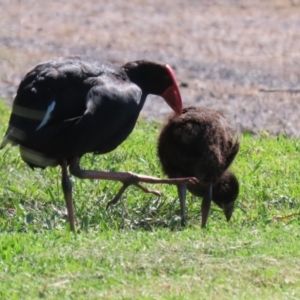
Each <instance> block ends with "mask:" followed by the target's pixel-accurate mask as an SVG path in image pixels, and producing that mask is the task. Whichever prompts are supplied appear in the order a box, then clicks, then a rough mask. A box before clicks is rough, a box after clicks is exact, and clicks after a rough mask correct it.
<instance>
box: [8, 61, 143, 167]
mask: <svg viewBox="0 0 300 300" xmlns="http://www.w3.org/2000/svg"><path fill="white" fill-rule="evenodd" d="M140 98H141V90H140V89H139V88H138V87H137V86H136V85H135V84H133V83H132V82H130V80H129V79H128V76H127V75H126V73H125V72H124V70H123V69H122V68H119V67H116V66H114V65H112V64H109V63H101V62H97V61H94V60H92V59H90V58H87V57H80V56H76V57H66V58H59V59H55V60H50V61H47V62H44V63H42V64H39V65H37V66H36V67H35V68H33V69H32V70H31V71H29V72H28V73H27V75H26V76H25V77H24V79H23V80H22V81H21V83H20V85H19V88H18V91H17V95H16V97H15V100H14V103H13V110H12V114H11V118H10V121H9V128H8V130H7V133H6V135H5V138H4V141H3V146H5V144H6V143H7V142H11V143H13V144H17V145H18V144H20V146H21V154H22V151H23V152H24V151H25V152H26V151H27V152H28V151H29V152H30V154H29V156H30V157H32V156H35V155H36V153H37V152H38V153H40V154H41V155H42V156H45V157H48V158H53V159H55V160H56V159H61V158H67V157H72V156H74V155H78V156H81V155H83V154H84V153H87V152H99V153H105V152H109V151H111V150H113V149H114V148H115V147H116V146H117V145H118V144H120V143H121V142H122V141H123V140H124V139H125V138H126V137H127V135H128V134H129V133H130V132H131V130H132V128H133V127H134V123H135V121H136V118H137V116H138V113H139V109H138V105H139V101H140ZM22 156H23V159H24V160H25V161H27V162H29V163H30V159H31V158H30V157H27V158H26V155H25V156H24V155H22ZM33 164H34V163H33ZM45 164H46V165H47V164H48V162H45ZM37 165H38V163H37Z"/></svg>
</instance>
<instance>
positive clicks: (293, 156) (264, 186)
mask: <svg viewBox="0 0 300 300" xmlns="http://www.w3.org/2000/svg"><path fill="white" fill-rule="evenodd" d="M8 116H9V109H8V108H6V107H5V106H4V105H3V104H2V103H1V102H0V136H1V137H2V136H3V134H4V132H5V129H6V124H7V121H8ZM160 126H161V124H159V123H155V122H152V123H146V122H143V121H141V122H139V123H138V124H137V126H136V128H135V130H134V132H133V134H132V135H131V136H130V138H129V139H127V141H126V142H125V143H124V144H122V145H121V146H120V147H119V148H118V149H117V150H116V151H114V152H113V153H110V154H109V155H102V156H93V155H86V156H85V157H84V159H83V160H82V166H83V167H84V168H87V169H91V168H94V169H96V170H112V171H113V170H120V171H134V172H136V173H143V174H149V175H153V176H164V175H163V174H162V172H161V170H160V166H159V163H158V160H157V157H156V155H155V153H156V139H157V134H158V131H159V128H160ZM240 141H241V150H240V152H239V154H238V156H237V158H236V160H235V162H234V164H233V166H232V170H233V171H234V172H235V173H236V175H237V177H238V178H239V181H240V195H239V198H238V203H237V205H236V208H235V211H234V214H233V217H232V219H231V221H230V222H229V223H227V222H226V221H225V218H224V216H223V214H222V211H221V210H220V209H219V208H217V207H215V206H213V209H212V212H211V214H210V218H209V221H208V227H207V228H206V229H201V228H200V203H201V200H200V199H198V198H195V197H192V196H191V195H188V199H187V216H188V222H189V223H188V226H187V227H186V228H184V229H183V228H180V226H179V225H180V220H179V217H178V216H179V201H178V198H177V195H176V189H175V187H174V186H164V185H156V186H154V187H153V186H152V188H155V189H158V190H160V191H162V192H163V196H161V197H157V196H154V195H151V194H144V193H143V192H142V191H140V190H138V189H137V188H135V187H130V188H129V189H128V190H127V192H126V193H125V194H124V196H123V198H122V201H120V203H118V204H117V205H116V206H113V207H111V208H110V209H109V211H106V210H105V205H106V203H107V202H108V201H109V200H110V199H112V197H113V196H114V194H115V193H116V191H117V190H118V188H119V187H120V184H119V183H114V182H108V181H101V182H99V181H91V180H79V179H74V178H72V181H73V186H74V200H75V209H76V221H77V228H78V233H77V234H76V235H73V234H71V233H70V232H69V231H68V223H67V221H66V209H65V205H64V200H63V194H62V191H61V187H60V170H59V169H58V168H54V169H47V170H44V171H43V170H35V171H32V170H31V169H30V168H29V167H27V166H26V165H25V163H24V162H23V161H22V160H21V159H20V157H19V155H18V151H17V148H12V147H7V148H5V149H4V150H2V151H1V152H0V180H1V186H0V232H1V233H0V280H1V285H0V299H38V298H45V299H99V298H103V299H299V298H300V255H299V254H300V253H299V252H300V251H299V248H300V247H299V246H300V242H299V241H300V238H299V237H300V231H299V221H300V218H299V215H298V214H299V212H300V187H299V185H298V182H299V170H300V165H299V147H300V141H299V140H298V139H288V138H286V137H284V136H281V137H271V136H268V134H267V133H266V132H262V133H261V134H260V136H251V135H250V134H245V135H243V136H241V137H240Z"/></svg>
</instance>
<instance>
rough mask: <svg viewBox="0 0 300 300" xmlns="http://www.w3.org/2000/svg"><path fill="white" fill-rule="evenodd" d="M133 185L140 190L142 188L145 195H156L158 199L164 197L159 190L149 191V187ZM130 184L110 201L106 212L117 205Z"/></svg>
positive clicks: (125, 185) (124, 185) (123, 187)
mask: <svg viewBox="0 0 300 300" xmlns="http://www.w3.org/2000/svg"><path fill="white" fill-rule="evenodd" d="M133 185H135V186H137V187H138V188H140V189H141V190H143V191H144V192H145V193H150V194H154V195H156V196H158V197H160V196H161V195H162V193H161V192H159V191H157V190H150V189H148V188H147V187H145V186H143V185H141V184H139V183H133ZM128 186H129V184H125V183H124V184H123V186H122V187H121V188H120V189H119V191H118V193H117V195H116V196H115V197H114V198H113V199H112V200H110V201H109V202H108V203H107V205H106V210H108V208H109V207H110V206H111V205H112V204H113V205H115V204H117V203H118V202H119V201H120V199H121V196H122V195H123V193H124V192H125V190H126V189H127V188H128Z"/></svg>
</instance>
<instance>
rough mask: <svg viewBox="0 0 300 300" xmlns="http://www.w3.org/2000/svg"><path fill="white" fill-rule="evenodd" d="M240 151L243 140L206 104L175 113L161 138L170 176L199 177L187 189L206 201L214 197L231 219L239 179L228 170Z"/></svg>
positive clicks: (162, 155)
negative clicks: (196, 181)
mask: <svg viewBox="0 0 300 300" xmlns="http://www.w3.org/2000/svg"><path fill="white" fill-rule="evenodd" d="M238 150H239V142H238V140H237V139H236V138H235V137H234V133H233V130H232V127H231V126H230V124H229V123H228V121H227V120H226V118H225V117H224V116H223V114H222V113H220V112H218V111H216V110H211V109H206V108H202V107H194V106H190V107H186V108H184V109H183V112H182V115H181V116H176V115H174V114H172V115H171V116H170V117H169V119H168V121H167V123H166V125H165V126H164V127H163V129H162V131H161V134H160V136H159V139H158V156H159V159H160V162H161V165H162V168H163V171H164V172H165V173H166V174H167V175H168V177H170V178H174V177H182V176H194V177H196V178H197V179H198V180H199V183H196V184H188V185H187V189H188V190H189V191H190V192H191V193H192V194H194V195H195V196H199V197H202V198H203V199H204V200H205V198H211V199H210V200H213V201H214V202H215V203H216V204H217V205H218V206H219V207H221V208H222V209H223V211H224V213H225V216H226V219H227V220H229V219H230V217H231V214H232V211H233V203H234V201H235V200H236V198H237V196H238V192H239V185H238V180H237V178H236V177H235V175H234V174H233V173H232V172H230V171H228V170H227V169H228V168H229V166H230V164H231V163H232V161H233V160H234V158H235V156H236V154H237V152H238ZM210 188H211V189H212V190H211V191H210ZM210 200H209V202H210ZM208 206H210V204H208ZM208 210H209V207H208ZM206 213H207V214H208V211H206V212H205V214H206ZM184 218H185V217H184V216H183V219H184ZM205 218H206V217H205ZM183 223H185V220H183ZM205 223H206V220H203V221H202V225H203V226H205Z"/></svg>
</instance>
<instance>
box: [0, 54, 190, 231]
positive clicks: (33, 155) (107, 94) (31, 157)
mask: <svg viewBox="0 0 300 300" xmlns="http://www.w3.org/2000/svg"><path fill="white" fill-rule="evenodd" d="M148 94H155V95H160V96H161V97H163V98H164V100H165V101H166V102H167V103H168V104H169V106H170V107H171V108H172V109H173V110H174V111H175V113H176V114H178V115H180V114H181V112H182V102H181V96H180V93H179V90H178V86H177V84H176V81H175V77H174V73H173V71H172V69H171V67H170V66H168V65H163V64H158V63H155V62H151V61H145V60H142V61H135V62H130V63H127V64H125V65H124V66H123V67H117V66H115V65H113V64H110V63H103V62H98V61H95V60H92V59H91V58H88V57H81V56H74V57H66V58H58V59H54V60H50V61H47V62H44V63H41V64H39V65H37V66H36V67H35V68H33V69H32V70H31V71H29V72H28V73H27V75H26V76H25V78H24V79H23V80H22V81H21V83H20V85H19V88H18V91H17V95H16V97H15V99H14V102H13V107H12V113H11V116H10V121H9V127H8V129H7V132H6V134H5V137H4V140H3V142H2V145H1V148H3V147H4V146H5V145H6V144H7V143H11V144H13V145H19V146H20V154H21V157H22V159H23V160H24V161H25V162H26V163H27V164H28V165H29V166H30V167H32V168H34V167H41V168H45V167H48V166H57V165H60V166H61V168H62V188H63V192H64V197H65V201H66V206H67V211H68V216H69V221H70V229H71V230H72V231H74V230H75V221H74V212H73V202H72V186H71V182H70V179H69V174H68V166H69V171H70V173H71V174H72V175H74V176H76V177H79V178H82V179H85V178H90V179H106V180H117V181H120V182H122V183H123V185H122V187H121V189H120V190H119V192H118V193H117V195H116V196H115V198H114V199H113V200H112V201H111V202H116V201H117V200H118V199H119V198H120V197H121V195H122V193H123V192H124V191H125V189H126V188H127V187H128V186H129V185H136V186H138V187H139V188H141V189H142V190H144V191H145V192H153V193H158V192H156V191H151V190H148V189H147V188H146V187H144V186H142V185H141V184H140V182H146V183H168V184H176V183H177V182H193V181H195V178H182V179H174V180H173V179H171V180H165V179H159V178H154V177H149V176H145V175H137V174H134V173H131V172H126V173H125V172H99V171H88V170H83V169H81V168H80V166H79V161H80V158H81V157H82V156H83V155H84V154H85V153H88V152H92V153H95V154H104V153H107V152H110V151H112V150H114V149H115V148H116V147H117V146H118V145H120V144H121V143H122V142H123V141H124V140H125V139H126V138H127V136H128V135H129V134H130V133H131V131H132V130H133V128H134V126H135V123H136V121H137V119H138V116H139V113H140V111H141V109H142V108H143V105H144V103H145V100H146V97H147V95H148Z"/></svg>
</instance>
